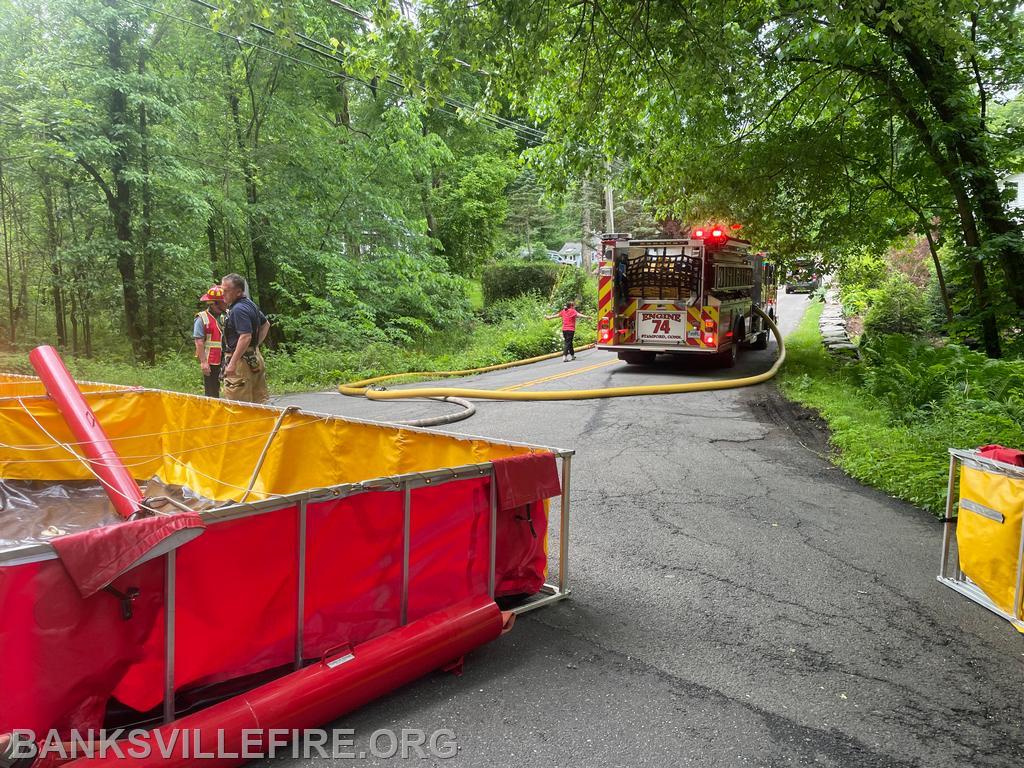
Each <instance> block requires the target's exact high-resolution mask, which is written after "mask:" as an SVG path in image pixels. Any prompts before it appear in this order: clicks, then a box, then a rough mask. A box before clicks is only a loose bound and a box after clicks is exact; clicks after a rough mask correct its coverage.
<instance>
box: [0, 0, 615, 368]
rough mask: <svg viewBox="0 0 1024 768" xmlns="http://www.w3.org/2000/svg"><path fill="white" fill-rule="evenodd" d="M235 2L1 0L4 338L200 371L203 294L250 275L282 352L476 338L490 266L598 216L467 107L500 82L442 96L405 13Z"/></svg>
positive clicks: (555, 243) (529, 136) (454, 81)
mask: <svg viewBox="0 0 1024 768" xmlns="http://www.w3.org/2000/svg"><path fill="white" fill-rule="evenodd" d="M221 6H222V8H221V9H220V10H211V9H210V7H209V5H208V4H204V3H197V2H188V1H187V0H181V1H174V2H172V1H171V0H154V2H152V3H148V4H147V3H142V2H135V0H76V1H75V2H72V1H71V0H54V1H51V0H45V1H44V0H0V146H2V148H3V149H2V150H0V234H2V251H0V257H2V258H3V265H2V268H0V283H2V286H3V288H2V289H0V346H3V347H5V348H7V349H23V348H24V347H26V346H28V345H31V344H34V343H38V342H40V341H47V342H51V343H56V344H58V345H59V346H60V347H62V348H63V349H65V350H66V351H68V352H69V353H72V354H80V355H83V356H87V357H89V356H98V357H101V358H103V359H105V360H108V361H111V360H125V361H131V360H135V361H144V362H148V363H150V364H155V363H160V364H161V366H164V365H167V361H168V360H170V359H173V358H174V356H178V355H182V356H184V357H185V359H184V360H183V361H182V365H183V366H185V367H186V368H187V367H188V360H187V357H188V353H189V350H190V348H191V341H190V333H191V318H192V315H193V313H194V312H195V311H196V308H197V307H196V302H197V299H198V297H199V296H200V295H201V294H202V293H203V292H204V290H205V289H206V288H207V287H208V286H209V285H210V284H211V282H213V281H215V280H219V279H220V277H221V276H222V275H224V274H225V273H227V272H231V271H237V272H240V273H242V274H243V275H245V276H246V277H247V278H248V280H249V283H250V287H251V290H252V293H253V296H254V298H255V299H256V300H257V302H258V303H259V304H260V305H261V306H262V307H263V309H264V310H265V311H266V312H268V314H270V316H271V318H272V320H273V327H274V331H273V335H272V338H271V343H272V345H273V346H274V347H275V348H277V349H278V350H279V351H287V352H289V353H290V354H292V355H306V354H309V355H313V356H316V355H317V354H320V353H316V352H311V351H310V350H330V351H331V352H332V353H337V354H339V355H350V358H346V361H347V362H346V363H345V364H344V365H342V364H340V363H339V365H338V366H337V368H338V369H339V370H342V369H346V370H347V369H351V368H353V367H355V368H359V367H360V366H361V363H359V362H358V360H362V359H363V356H364V355H365V354H366V349H368V348H373V349H380V348H382V347H387V348H389V349H390V348H399V347H401V348H407V349H409V350H410V351H415V350H430V351H431V353H433V352H434V351H435V350H444V349H446V348H447V347H448V346H449V345H450V340H451V339H462V340H465V339H466V338H468V337H467V333H468V332H469V330H470V329H472V328H474V327H476V324H477V322H478V318H477V315H476V310H478V309H479V307H475V306H474V297H475V296H476V295H478V294H479V286H478V284H477V283H476V280H477V278H478V276H479V274H480V271H481V269H482V268H483V266H484V265H485V264H486V263H488V262H489V261H491V260H493V259H495V258H496V257H498V256H499V255H500V254H505V253H515V252H517V251H518V250H520V249H524V248H525V249H526V250H527V251H530V250H533V249H535V248H537V247H539V248H541V250H543V249H544V248H545V247H554V248H559V247H561V246H562V244H563V243H564V242H566V241H567V240H572V241H580V240H583V239H585V237H584V232H586V231H587V230H585V229H584V226H585V225H587V224H589V226H590V228H591V229H593V228H596V227H598V226H599V222H600V212H599V208H597V207H595V199H596V198H595V193H594V190H593V189H592V188H590V187H586V188H584V187H583V186H581V185H579V184H576V185H570V186H569V187H567V188H565V190H564V191H563V192H561V193H558V194H554V195H551V194H548V193H547V192H546V191H545V190H544V189H542V188H541V187H540V185H539V184H538V183H537V182H536V180H535V178H534V177H533V175H532V174H531V173H530V172H529V171H528V170H526V169H524V168H523V166H522V164H521V163H520V160H519V154H520V152H521V151H522V150H524V149H525V148H527V147H528V146H530V145H532V144H534V143H536V142H537V141H538V140H539V139H538V136H539V135H540V134H539V132H537V131H535V130H532V129H530V128H529V127H528V126H523V125H520V124H517V123H513V122H512V121H509V120H507V119H506V118H504V117H501V116H498V115H490V116H480V115H479V114H477V113H476V112H475V111H474V110H473V109H472V106H471V105H472V103H474V102H475V101H476V100H477V99H479V98H480V97H481V94H482V93H483V90H484V89H485V87H486V82H485V81H484V80H482V79H481V78H479V77H478V76H477V75H476V74H474V73H472V72H469V71H463V72H461V73H459V74H458V75H457V76H453V77H449V78H447V79H446V81H445V84H444V94H443V95H438V94H436V93H433V92H428V91H430V89H429V87H428V86H429V85H430V84H431V82H432V81H431V75H430V62H431V58H432V54H431V52H430V51H429V50H428V49H421V50H415V51H411V52H409V51H404V50H403V52H399V51H398V50H397V49H395V50H392V49H391V48H390V47H389V46H390V43H389V42H388V41H385V40H383V39H382V38H381V36H380V35H379V34H376V33H375V30H377V32H379V30H380V29H383V28H385V27H387V26H389V25H402V24H406V25H407V24H409V23H410V17H408V16H404V15H403V14H402V13H399V12H397V11H393V10H392V9H390V8H388V7H386V6H382V5H376V4H372V3H370V2H359V1H356V2H353V3H352V4H351V6H346V7H345V8H339V7H336V6H332V5H330V4H328V3H324V2H320V1H319V0H305V1H304V2H289V3H278V2H270V3H261V2H226V3H222V4H221ZM372 14H377V18H376V20H373V19H372V18H371V15H372ZM399 60H400V62H401V64H402V66H403V67H406V68H408V69H411V70H416V71H417V74H416V75H415V76H413V77H410V78H408V79H402V78H399V77H398V76H396V75H394V74H391V70H393V69H396V68H397V66H398V61H399ZM550 271H551V272H552V278H551V281H550V283H553V282H554V276H553V275H554V270H553V267H552V268H551V270H550ZM550 283H549V284H548V285H547V288H546V289H544V288H543V286H537V287H538V288H539V289H540V290H541V293H542V294H543V295H544V296H545V297H547V294H548V293H549V292H550V288H551V284H550ZM546 309H548V307H547V306H544V307H541V308H539V309H538V311H539V312H543V311H545V310H546ZM495 332H496V333H497V331H495ZM498 335H500V334H498ZM169 356H170V357H169ZM353 361H355V362H353ZM389 364H390V363H389ZM284 366H286V363H285V362H283V361H278V363H277V365H276V366H275V367H276V369H277V371H278V373H279V374H280V373H281V372H282V371H283V369H284ZM274 375H275V374H272V377H273V376H274ZM138 376H139V379H140V380H142V379H144V378H146V374H145V373H142V372H140V373H139V374H138ZM314 378H317V379H318V380H319V379H321V378H322V377H320V376H319V375H318V374H317V375H315V376H314ZM169 380H170V381H172V382H173V381H176V380H177V379H176V377H175V376H174V375H171V376H169Z"/></svg>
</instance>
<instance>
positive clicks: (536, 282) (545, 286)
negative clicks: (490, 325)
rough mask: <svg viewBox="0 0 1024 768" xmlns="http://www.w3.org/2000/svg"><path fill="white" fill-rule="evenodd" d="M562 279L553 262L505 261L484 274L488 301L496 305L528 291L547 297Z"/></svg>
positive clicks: (488, 269)
mask: <svg viewBox="0 0 1024 768" xmlns="http://www.w3.org/2000/svg"><path fill="white" fill-rule="evenodd" d="M557 280H558V268H557V267H556V266H555V265H554V264H552V263H551V262H550V261H546V260H545V261H511V260H509V261H501V262H497V263H494V264H491V265H489V266H488V267H487V268H486V269H485V270H484V273H483V281H482V282H483V289H484V301H486V302H487V303H488V304H492V303H494V302H495V301H499V300H501V299H512V298H515V297H516V296H522V295H523V294H526V293H536V294H539V295H541V296H547V295H549V294H550V293H551V290H552V289H553V288H554V287H555V282H556V281H557Z"/></svg>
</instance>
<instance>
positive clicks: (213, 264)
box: [206, 213, 221, 282]
mask: <svg viewBox="0 0 1024 768" xmlns="http://www.w3.org/2000/svg"><path fill="white" fill-rule="evenodd" d="M206 244H207V246H208V247H209V249H210V274H211V275H213V282H217V281H218V280H220V277H221V276H219V275H218V274H217V227H216V226H215V225H214V214H212V213H211V214H210V218H208V219H207V220H206Z"/></svg>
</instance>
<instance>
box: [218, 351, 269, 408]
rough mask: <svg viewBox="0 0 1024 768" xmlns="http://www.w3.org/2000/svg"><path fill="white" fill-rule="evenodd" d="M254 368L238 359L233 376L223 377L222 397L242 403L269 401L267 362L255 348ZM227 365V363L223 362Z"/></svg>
mask: <svg viewBox="0 0 1024 768" xmlns="http://www.w3.org/2000/svg"><path fill="white" fill-rule="evenodd" d="M256 360H257V365H256V370H255V371H254V370H253V369H252V368H250V367H249V364H248V363H247V362H245V360H239V361H238V368H237V370H236V371H235V375H234V376H225V377H224V397H225V398H226V399H228V400H239V401H241V402H243V403H266V402H269V401H270V393H269V392H268V391H267V364H266V362H264V360H263V355H261V354H260V351H259V350H258V349H257V350H256ZM224 364H225V365H227V363H226V362H225V363H224Z"/></svg>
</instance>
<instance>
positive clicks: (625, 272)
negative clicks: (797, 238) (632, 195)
mask: <svg viewBox="0 0 1024 768" xmlns="http://www.w3.org/2000/svg"><path fill="white" fill-rule="evenodd" d="M777 288H778V280H777V276H776V270H775V265H774V264H772V263H770V262H769V261H768V260H767V258H766V254H764V253H758V252H752V251H751V248H750V242H749V241H747V240H742V239H740V238H738V237H735V236H734V235H733V234H732V233H730V231H729V230H727V229H726V228H725V227H722V226H718V225H714V226H710V227H695V228H693V229H692V230H691V231H690V233H689V237H686V238H682V239H658V240H633V239H632V238H631V237H630V235H628V234H607V235H604V236H603V238H602V254H601V265H600V272H599V277H598V298H597V316H598V317H597V347H598V349H606V350H610V351H613V352H617V353H618V355H619V359H621V360H624V361H625V362H627V363H653V362H654V361H655V359H656V357H657V355H658V354H659V353H672V354H702V355H714V356H716V357H717V359H718V360H719V361H720V362H721V363H722V364H723V365H726V366H732V365H735V363H736V355H737V353H738V351H739V347H740V345H741V344H745V345H747V346H750V347H751V348H753V349H765V348H766V347H767V346H768V334H769V330H768V327H767V325H766V324H765V323H764V322H763V321H762V320H761V318H760V317H759V316H757V314H756V313H755V312H754V311H753V307H755V306H756V307H758V308H760V309H761V310H762V311H763V312H764V313H765V314H767V315H768V316H769V317H771V318H772V319H773V320H774V319H775V307H776V304H775V301H776V291H777Z"/></svg>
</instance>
